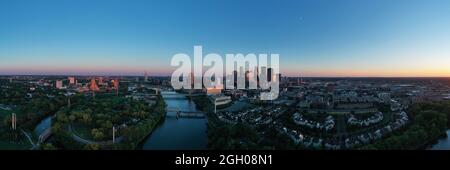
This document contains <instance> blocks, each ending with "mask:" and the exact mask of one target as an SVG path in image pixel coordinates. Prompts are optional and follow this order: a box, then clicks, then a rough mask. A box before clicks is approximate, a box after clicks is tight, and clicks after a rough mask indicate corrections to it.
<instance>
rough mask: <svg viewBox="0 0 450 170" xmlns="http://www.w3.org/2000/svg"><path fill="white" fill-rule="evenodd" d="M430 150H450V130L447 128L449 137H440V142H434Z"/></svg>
mask: <svg viewBox="0 0 450 170" xmlns="http://www.w3.org/2000/svg"><path fill="white" fill-rule="evenodd" d="M430 150H450V130H447V137H446V138H444V139H439V141H438V143H436V144H434V145H433V146H432V147H431V148H430Z"/></svg>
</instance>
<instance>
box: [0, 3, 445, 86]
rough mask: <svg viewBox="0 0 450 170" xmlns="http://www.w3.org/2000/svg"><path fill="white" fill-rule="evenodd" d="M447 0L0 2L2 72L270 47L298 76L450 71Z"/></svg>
mask: <svg viewBox="0 0 450 170" xmlns="http://www.w3.org/2000/svg"><path fill="white" fill-rule="evenodd" d="M449 9H450V1H448V0H39V1H36V0H0V74H3V75H6V74H58V75H65V74H81V75H84V74H86V75H91V74H96V75H103V74H105V75H108V74H111V75H143V74H144V72H148V74H149V75H170V74H171V73H172V71H173V70H175V69H176V67H171V66H170V61H171V59H172V56H174V55H175V54H177V53H186V54H188V55H190V56H191V57H193V46H195V45H201V46H203V53H204V54H208V53H217V54H220V55H222V56H223V57H224V56H225V54H228V53H243V54H248V53H255V54H260V53H268V54H272V53H274V54H275V53H276V54H279V55H280V71H281V72H282V74H283V75H287V76H302V77H322V76H323V77H427V76H432V77H450V10H449Z"/></svg>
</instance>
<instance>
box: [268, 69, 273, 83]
mask: <svg viewBox="0 0 450 170" xmlns="http://www.w3.org/2000/svg"><path fill="white" fill-rule="evenodd" d="M267 81H272V68H268V69H267Z"/></svg>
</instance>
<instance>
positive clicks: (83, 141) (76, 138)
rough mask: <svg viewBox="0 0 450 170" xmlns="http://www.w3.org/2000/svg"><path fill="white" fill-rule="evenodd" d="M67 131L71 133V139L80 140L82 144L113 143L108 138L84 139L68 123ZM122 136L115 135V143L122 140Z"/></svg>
mask: <svg viewBox="0 0 450 170" xmlns="http://www.w3.org/2000/svg"><path fill="white" fill-rule="evenodd" d="M69 132H70V133H71V134H72V139H73V140H75V141H77V142H80V143H83V144H98V145H108V144H112V143H113V142H112V140H109V141H92V140H88V139H84V138H82V137H80V136H78V135H76V134H75V133H74V132H73V129H72V125H69ZM123 138H124V137H123V136H120V137H117V138H116V143H118V142H120V141H122V140H123Z"/></svg>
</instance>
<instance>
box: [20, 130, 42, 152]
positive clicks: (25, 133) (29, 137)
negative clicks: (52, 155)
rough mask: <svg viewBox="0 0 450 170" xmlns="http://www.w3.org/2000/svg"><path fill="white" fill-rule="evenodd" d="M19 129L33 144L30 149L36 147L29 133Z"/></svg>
mask: <svg viewBox="0 0 450 170" xmlns="http://www.w3.org/2000/svg"><path fill="white" fill-rule="evenodd" d="M20 131H21V132H22V133H23V134H24V135H25V136H26V137H27V139H28V141H29V142H30V143H31V145H32V146H33V147H31V148H30V150H34V149H36V148H38V145H36V144H35V143H34V142H33V139H31V136H30V134H28V133H27V132H25V131H24V130H23V129H20Z"/></svg>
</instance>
